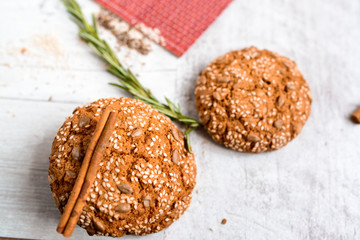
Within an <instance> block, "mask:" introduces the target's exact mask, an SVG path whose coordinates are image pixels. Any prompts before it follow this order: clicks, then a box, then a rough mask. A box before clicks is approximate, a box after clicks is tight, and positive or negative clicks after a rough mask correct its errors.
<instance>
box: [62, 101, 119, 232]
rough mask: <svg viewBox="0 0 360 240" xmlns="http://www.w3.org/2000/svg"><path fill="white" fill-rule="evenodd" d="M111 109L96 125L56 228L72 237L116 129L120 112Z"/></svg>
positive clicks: (108, 109)
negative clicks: (104, 153)
mask: <svg viewBox="0 0 360 240" xmlns="http://www.w3.org/2000/svg"><path fill="white" fill-rule="evenodd" d="M110 111H111V110H110V108H106V109H105V110H104V112H103V114H102V115H101V117H100V120H99V122H98V124H97V125H96V129H95V132H94V135H93V137H92V139H91V141H90V144H89V146H88V148H87V151H86V154H85V158H84V160H83V163H82V165H81V168H80V171H79V174H78V177H77V179H76V181H75V184H74V187H73V190H72V191H71V195H70V197H69V200H68V202H67V204H66V206H65V209H64V213H63V215H62V216H61V219H60V222H59V224H58V227H57V229H56V230H57V231H58V232H59V233H62V234H64V236H65V237H70V236H71V234H72V232H73V230H74V228H75V226H76V223H77V221H78V218H79V216H80V213H81V210H82V208H83V206H84V204H85V200H86V197H87V195H88V192H89V190H90V187H91V186H92V183H93V181H94V179H95V175H96V172H97V170H98V167H99V163H100V161H101V158H102V156H103V152H104V150H105V148H106V146H107V143H108V142H109V138H110V136H111V133H112V132H113V130H114V127H115V122H116V118H117V114H118V113H117V112H110ZM89 170H90V171H89Z"/></svg>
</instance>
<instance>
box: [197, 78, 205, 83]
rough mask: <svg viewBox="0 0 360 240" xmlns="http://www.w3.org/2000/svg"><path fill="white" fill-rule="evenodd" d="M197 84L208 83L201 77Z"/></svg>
mask: <svg viewBox="0 0 360 240" xmlns="http://www.w3.org/2000/svg"><path fill="white" fill-rule="evenodd" d="M197 82H198V83H199V84H205V83H206V78H205V77H204V76H199V77H198V80H197Z"/></svg>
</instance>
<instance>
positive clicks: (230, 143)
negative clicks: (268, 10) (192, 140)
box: [195, 47, 312, 153]
mask: <svg viewBox="0 0 360 240" xmlns="http://www.w3.org/2000/svg"><path fill="white" fill-rule="evenodd" d="M195 96H196V106H197V109H198V114H199V118H200V121H201V123H202V124H203V125H204V126H205V128H206V129H207V131H208V132H209V133H210V135H211V136H212V138H213V139H214V140H215V141H217V142H219V143H221V144H224V145H225V146H226V147H228V148H231V149H234V150H236V151H239V152H250V153H259V152H267V151H273V150H277V149H279V148H281V147H283V146H285V145H286V144H287V143H289V142H290V141H291V140H292V139H294V138H295V137H296V136H297V135H298V134H299V133H300V132H301V130H302V127H303V126H304V124H305V122H306V121H307V119H308V117H309V115H310V110H311V101H312V99H311V93H310V88H309V86H308V84H307V82H306V81H305V80H304V78H303V76H302V74H301V73H300V71H299V70H298V68H297V67H296V64H295V62H293V61H291V60H290V59H288V58H287V57H283V56H279V55H278V54H276V53H273V52H270V51H268V50H258V49H257V48H256V47H250V48H245V49H243V50H238V51H232V52H229V53H227V54H225V55H223V56H221V57H219V58H217V59H215V60H214V61H213V62H212V63H210V64H209V65H208V66H207V67H206V69H205V70H204V71H203V72H202V73H200V75H199V77H198V79H197V84H196V87H195Z"/></svg>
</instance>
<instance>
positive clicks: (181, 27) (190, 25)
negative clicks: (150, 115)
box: [96, 0, 232, 56]
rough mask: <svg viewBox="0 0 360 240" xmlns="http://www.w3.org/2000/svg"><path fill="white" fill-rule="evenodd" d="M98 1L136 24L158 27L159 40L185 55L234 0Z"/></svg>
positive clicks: (174, 51)
mask: <svg viewBox="0 0 360 240" xmlns="http://www.w3.org/2000/svg"><path fill="white" fill-rule="evenodd" d="M96 1H97V2H99V3H100V4H102V5H103V6H104V7H105V8H107V9H108V10H110V11H112V12H113V13H115V14H117V15H118V16H119V17H120V18H122V19H124V20H125V21H127V22H128V23H130V24H132V25H134V26H137V27H138V26H139V24H144V25H145V26H146V27H148V28H151V29H158V31H159V33H160V35H161V39H162V41H160V42H159V43H160V44H161V45H162V46H164V47H165V48H167V49H168V50H170V51H171V52H173V53H174V54H175V55H177V56H181V55H183V54H184V52H185V51H186V50H187V49H188V48H189V47H190V46H191V45H192V44H193V43H194V42H195V40H196V39H197V38H198V37H199V36H200V35H201V33H202V32H204V31H205V30H206V29H207V28H208V26H209V25H210V24H211V23H212V22H213V21H214V20H215V19H216V17H217V16H219V14H220V13H221V12H222V11H223V10H224V9H225V7H226V6H227V5H228V4H229V3H230V2H231V1H232V0H96ZM139 30H141V29H139ZM143 32H144V33H145V34H146V31H143Z"/></svg>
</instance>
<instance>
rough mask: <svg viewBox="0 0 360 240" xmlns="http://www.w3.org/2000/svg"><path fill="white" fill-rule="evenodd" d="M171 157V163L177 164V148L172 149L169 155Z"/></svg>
mask: <svg viewBox="0 0 360 240" xmlns="http://www.w3.org/2000/svg"><path fill="white" fill-rule="evenodd" d="M171 159H172V161H173V163H175V164H178V162H179V161H178V160H179V152H178V150H176V149H175V150H174V151H173V152H172V156H171Z"/></svg>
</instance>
